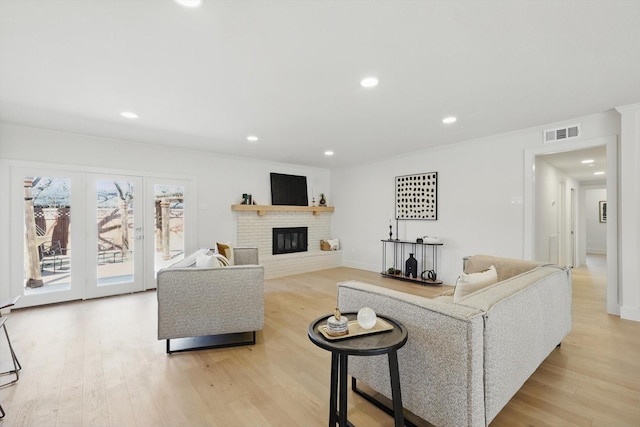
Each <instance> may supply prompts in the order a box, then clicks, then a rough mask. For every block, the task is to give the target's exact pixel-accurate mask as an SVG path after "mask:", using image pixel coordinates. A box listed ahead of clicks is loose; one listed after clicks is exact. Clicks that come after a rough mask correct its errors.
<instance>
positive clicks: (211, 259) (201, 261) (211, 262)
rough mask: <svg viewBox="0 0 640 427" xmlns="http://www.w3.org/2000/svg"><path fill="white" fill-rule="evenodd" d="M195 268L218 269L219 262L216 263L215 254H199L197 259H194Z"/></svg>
mask: <svg viewBox="0 0 640 427" xmlns="http://www.w3.org/2000/svg"><path fill="white" fill-rule="evenodd" d="M196 267H197V268H212V267H220V261H218V257H217V256H216V254H213V255H207V254H199V255H198V258H196Z"/></svg>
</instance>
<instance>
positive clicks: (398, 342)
mask: <svg viewBox="0 0 640 427" xmlns="http://www.w3.org/2000/svg"><path fill="white" fill-rule="evenodd" d="M343 315H344V316H347V317H348V318H349V319H351V320H355V319H356V317H357V313H343ZM329 317H331V315H326V316H323V317H320V318H318V319H316V320H314V321H313V322H311V324H310V325H309V330H308V335H309V339H310V340H311V342H313V343H314V344H315V345H317V346H318V347H320V348H323V349H325V350H328V351H330V352H331V396H330V399H331V400H330V402H329V426H330V427H335V425H336V423H338V425H339V426H340V427H346V426H347V425H349V424H347V358H348V356H350V355H351V356H375V355H379V354H387V355H388V357H389V374H390V377H391V393H392V398H393V417H394V420H395V426H396V427H402V426H404V415H403V413H402V395H401V393H400V374H399V372H398V353H397V350H398V349H399V348H401V347H402V346H403V345H404V344H405V343H406V342H407V337H408V335H407V329H406V328H405V327H404V325H402V323H400V322H398V321H397V320H394V319H392V318H390V317H387V316H380V315H378V318H380V319H382V320H384V321H386V322H387V323H389V324H390V325H392V326H393V329H391V330H388V331H384V332H379V333H375V334H369V335H360V336H355V337H349V336H345V337H339V338H337V339H327V338H325V336H324V335H323V334H322V332H320V329H319V328H320V327H321V326H323V325H326V324H327V319H328V318H329ZM338 392H339V394H340V399H339V402H338V401H337V397H338Z"/></svg>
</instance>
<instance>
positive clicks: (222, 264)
mask: <svg viewBox="0 0 640 427" xmlns="http://www.w3.org/2000/svg"><path fill="white" fill-rule="evenodd" d="M213 256H215V257H216V258H218V263H219V264H220V267H228V266H230V265H231V263H230V262H229V260H228V259H227V258H226V257H225V256H224V255H220V254H213Z"/></svg>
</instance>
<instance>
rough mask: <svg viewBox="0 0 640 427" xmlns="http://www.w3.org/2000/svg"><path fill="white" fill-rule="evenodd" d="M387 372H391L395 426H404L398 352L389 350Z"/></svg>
mask: <svg viewBox="0 0 640 427" xmlns="http://www.w3.org/2000/svg"><path fill="white" fill-rule="evenodd" d="M389 373H390V374H391V397H392V398H393V419H394V420H395V427H403V426H404V414H403V413H402V392H401V391H400V372H399V371H398V353H397V352H396V350H393V351H391V352H389Z"/></svg>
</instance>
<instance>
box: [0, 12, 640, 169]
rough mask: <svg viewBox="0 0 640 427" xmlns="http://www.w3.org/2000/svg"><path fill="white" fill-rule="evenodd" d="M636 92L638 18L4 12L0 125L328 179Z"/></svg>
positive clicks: (613, 102) (601, 106) (579, 112)
mask: <svg viewBox="0 0 640 427" xmlns="http://www.w3.org/2000/svg"><path fill="white" fill-rule="evenodd" d="M369 75H375V76H377V77H378V78H379V80H380V84H379V86H378V87H376V88H373V89H364V88H362V87H360V86H359V81H360V79H361V78H363V77H365V76H369ZM639 76H640V1H637V0H633V1H606V0H603V1H585V0H579V1H398V0H396V1H349V0H342V1H337V0H336V1H331V0H324V1H212V0H204V4H203V5H202V7H200V8H198V9H186V8H183V7H181V6H178V5H177V4H176V3H174V2H173V1H171V0H137V1H124V0H83V1H73V0H66V1H63V0H30V1H25V0H0V120H2V121H5V122H14V123H21V124H26V125H32V126H40V127H46V128H53V129H60V130H65V131H71V132H78V133H85V134H91V135H99V136H105V137H113V138H123V139H128V140H134V141H141V142H146V143H154V144H163V145H176V146H182V147H191V148H195V149H202V150H210V151H213V152H219V153H225V154H231V155H241V156H249V157H254V158H260V159H267V160H274V161H281V162H289V163H297V164H305V165H313V166H319V167H327V168H334V167H341V166H348V165H353V164H357V163H361V162H370V161H375V160H378V159H381V158H386V157H389V156H393V155H396V154H401V153H407V152H413V151H417V150H422V149H425V148H429V147H433V146H437V145H442V144H450V143H456V142H460V141H465V140H469V139H474V138H479V137H483V136H489V135H494V134H498V133H503V132H508V131H512V130H517V129H523V128H528V127H534V126H539V125H544V124H549V123H554V122H559V121H564V120H570V119H572V118H577V117H580V116H584V115H589V114H593V113H598V112H601V111H607V110H610V109H611V108H614V107H616V106H622V105H628V104H633V103H636V102H639V101H640V83H639V81H640V80H639ZM124 110H130V111H134V112H136V113H137V114H139V115H140V118H139V119H137V120H127V119H124V118H122V117H120V115H119V113H120V112H121V111H124ZM447 115H455V116H457V117H458V122H457V123H455V124H453V125H444V124H442V121H441V120H442V118H443V117H445V116H447ZM250 134H255V135H257V136H258V137H259V138H260V139H259V141H258V142H253V143H252V142H248V141H246V139H245V138H246V136H247V135H250ZM325 150H333V151H335V155H334V156H333V157H325V156H324V155H323V153H324V151H325Z"/></svg>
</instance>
